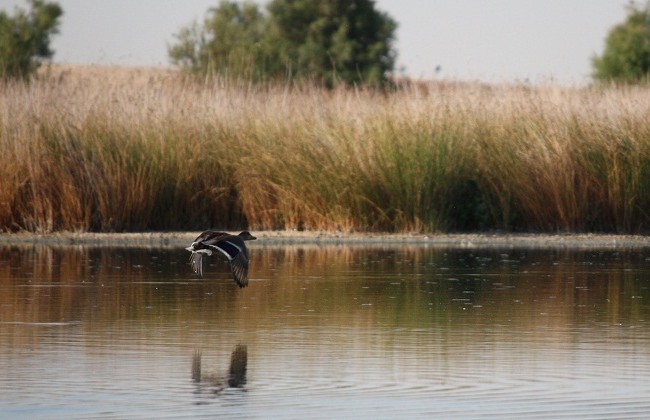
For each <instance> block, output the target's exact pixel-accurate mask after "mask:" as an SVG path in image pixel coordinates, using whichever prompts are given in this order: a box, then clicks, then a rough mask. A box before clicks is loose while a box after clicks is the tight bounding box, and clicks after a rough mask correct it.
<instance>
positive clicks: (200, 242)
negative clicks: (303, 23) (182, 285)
mask: <svg viewBox="0 0 650 420" xmlns="http://www.w3.org/2000/svg"><path fill="white" fill-rule="evenodd" d="M255 239H257V238H256V237H254V236H253V235H251V233H250V232H249V231H247V230H245V231H243V232H242V233H240V234H239V235H231V234H230V233H228V232H216V231H214V230H206V231H205V232H203V233H202V234H200V235H199V236H198V237H197V238H196V239H195V240H194V242H192V245H190V246H188V247H187V248H185V249H187V250H188V251H190V252H191V253H192V255H191V256H190V262H191V263H192V269H193V270H194V272H195V273H196V274H198V275H199V276H201V277H203V254H206V255H212V252H213V251H214V250H217V251H219V252H221V253H222V254H223V255H225V256H226V258H228V261H230V270H231V271H232V275H233V277H234V279H235V282H236V283H237V285H238V286H239V287H246V286H247V285H248V249H247V248H246V244H244V241H252V240H255Z"/></svg>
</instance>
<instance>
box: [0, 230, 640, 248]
mask: <svg viewBox="0 0 650 420" xmlns="http://www.w3.org/2000/svg"><path fill="white" fill-rule="evenodd" d="M199 233H200V232H199V231H196V232H192V231H190V232H185V231H183V232H180V231H179V232H135V233H132V232H130V233H79V232H58V233H50V234H34V233H11V234H6V233H4V234H0V246H12V245H48V246H94V247H103V246H110V247H155V248H158V247H165V248H166V247H170V248H171V247H183V248H184V247H186V246H188V245H189V244H190V243H191V242H192V240H194V239H195V238H196V236H198V234H199ZM253 234H254V235H255V236H256V237H257V238H258V240H257V241H255V242H251V244H250V245H251V246H252V247H259V246H282V245H366V246H368V245H381V246H400V245H414V246H436V247H449V248H486V247H488V248H490V247H492V248H497V247H506V248H577V249H595V248H600V249H624V248H635V249H639V248H645V247H650V236H644V235H616V234H595V233H580V234H578V233H563V234H536V233H458V234H448V233H445V234H408V233H404V234H395V233H342V232H324V231H302V232H298V231H255V232H253Z"/></svg>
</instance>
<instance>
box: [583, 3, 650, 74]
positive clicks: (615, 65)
mask: <svg viewBox="0 0 650 420" xmlns="http://www.w3.org/2000/svg"><path fill="white" fill-rule="evenodd" d="M592 64H593V69H594V73H593V77H594V78H595V79H596V80H601V81H608V80H612V81H619V82H626V83H637V82H641V81H648V76H649V75H650V3H649V4H648V5H647V6H646V7H645V8H640V7H637V6H636V5H634V4H633V3H632V4H630V5H629V6H628V15H627V19H626V21H625V22H624V23H621V24H619V25H616V26H615V27H613V28H612V29H611V30H610V32H609V34H608V35H607V38H606V39H605V49H604V51H603V54H602V55H601V56H599V57H598V56H597V57H594V58H593V61H592Z"/></svg>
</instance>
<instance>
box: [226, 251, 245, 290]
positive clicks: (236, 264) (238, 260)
mask: <svg viewBox="0 0 650 420" xmlns="http://www.w3.org/2000/svg"><path fill="white" fill-rule="evenodd" d="M230 268H231V270H232V275H233V277H234V278H235V282H236V283H237V285H238V286H239V287H246V286H248V258H246V255H244V253H243V252H240V253H239V254H237V256H236V257H235V258H233V259H232V261H230Z"/></svg>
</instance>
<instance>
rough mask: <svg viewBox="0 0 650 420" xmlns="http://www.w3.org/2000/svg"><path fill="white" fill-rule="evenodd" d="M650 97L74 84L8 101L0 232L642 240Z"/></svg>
mask: <svg viewBox="0 0 650 420" xmlns="http://www.w3.org/2000/svg"><path fill="white" fill-rule="evenodd" d="M93 72H94V73H93ZM89 74H90V75H89ZM647 97H648V94H647V88H642V87H639V88H630V87H626V88H603V89H600V90H596V89H582V90H578V89H560V88H554V87H538V88H531V87H526V86H493V87H485V86H477V85H445V84H437V85H431V86H429V88H428V91H425V92H424V93H423V92H422V91H419V90H409V89H405V90H402V91H399V92H396V93H392V94H387V95H380V94H377V93H373V92H365V91H354V92H352V91H334V92H331V91H328V92H324V91H320V90H316V89H311V90H310V89H306V90H298V89H294V90H291V89H287V88H284V87H274V88H273V87H272V88H269V87H267V88H249V89H248V90H246V89H244V88H242V87H228V86H223V85H218V84H215V85H212V86H197V85H195V84H192V83H189V82H187V81H185V80H183V79H182V78H181V77H179V76H178V75H177V74H175V73H173V72H166V71H160V72H155V71H153V70H152V71H150V72H146V71H138V72H135V71H134V72H133V73H129V72H128V71H125V70H123V69H111V70H105V71H103V72H102V71H101V70H99V69H74V70H72V71H69V70H68V73H65V74H64V75H63V76H62V77H60V78H55V77H50V78H44V79H41V80H37V81H35V82H34V83H31V84H29V85H20V84H17V85H12V84H8V85H6V86H4V87H3V89H2V92H1V93H0V149H1V150H2V151H3V153H2V154H1V156H0V159H1V160H2V162H1V163H2V164H0V230H15V229H28V230H33V231H51V230H57V229H68V230H105V231H106V230H132V229H158V228H165V229H171V228H193V229H194V228H195V229H199V228H204V227H205V226H211V225H214V226H222V227H228V226H232V227H237V228H239V227H241V226H242V225H245V224H248V225H250V226H251V227H252V228H255V229H259V228H267V229H268V228H286V229H294V228H295V229H326V230H363V231H365V230H387V231H410V230H418V231H436V230H448V229H491V228H508V229H517V230H520V229H535V230H539V229H542V230H549V231H555V230H590V229H596V230H610V231H619V232H635V231H644V230H647V229H648V227H649V225H650V215H649V214H648V212H647V211H646V210H645V209H646V208H647V207H649V205H650V203H648V200H649V198H648V197H650V182H648V180H649V179H650V125H649V124H648V123H647V120H648V118H647V115H648V112H649V111H650V103H649V102H648V101H647Z"/></svg>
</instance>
